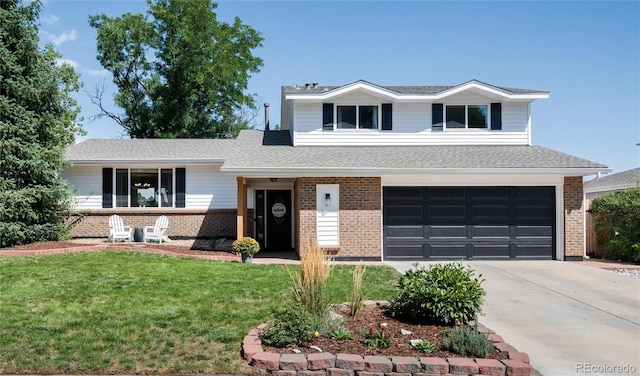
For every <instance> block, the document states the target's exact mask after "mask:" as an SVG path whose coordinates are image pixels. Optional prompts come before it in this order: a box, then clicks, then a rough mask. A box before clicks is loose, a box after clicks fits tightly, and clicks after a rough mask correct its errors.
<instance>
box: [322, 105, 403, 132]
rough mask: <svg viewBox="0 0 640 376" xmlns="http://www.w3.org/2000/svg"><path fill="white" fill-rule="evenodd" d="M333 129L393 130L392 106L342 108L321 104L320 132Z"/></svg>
mask: <svg viewBox="0 0 640 376" xmlns="http://www.w3.org/2000/svg"><path fill="white" fill-rule="evenodd" d="M334 129H379V130H383V131H390V130H392V129H393V105H392V104H391V103H382V104H380V105H367V106H361V105H352V106H343V105H335V106H334V104H333V103H323V104H322V130H323V131H333V130H334Z"/></svg>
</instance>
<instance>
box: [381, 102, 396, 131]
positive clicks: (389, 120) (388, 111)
mask: <svg viewBox="0 0 640 376" xmlns="http://www.w3.org/2000/svg"><path fill="white" fill-rule="evenodd" d="M392 129H393V106H392V105H391V103H383V104H382V130H383V131H390V130H392Z"/></svg>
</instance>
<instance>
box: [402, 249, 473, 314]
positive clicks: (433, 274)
mask: <svg viewBox="0 0 640 376" xmlns="http://www.w3.org/2000/svg"><path fill="white" fill-rule="evenodd" d="M413 266H414V268H413V269H409V270H408V271H407V272H406V273H405V275H403V276H401V277H400V280H399V281H398V293H397V295H396V296H395V297H394V298H393V299H392V301H391V306H390V312H391V314H392V316H396V317H399V318H405V319H410V320H413V321H417V322H421V323H433V324H443V325H450V326H451V325H454V324H457V325H460V324H462V323H464V322H465V321H467V320H470V319H472V318H473V317H475V316H477V315H478V314H480V313H481V311H482V304H483V301H484V295H485V291H484V289H483V288H482V286H481V284H482V282H483V281H484V279H481V277H482V275H479V276H478V277H475V276H474V271H473V269H471V267H469V266H467V267H465V266H464V265H462V263H461V262H459V263H447V264H434V265H431V266H429V268H425V267H420V268H419V267H418V264H414V265H413Z"/></svg>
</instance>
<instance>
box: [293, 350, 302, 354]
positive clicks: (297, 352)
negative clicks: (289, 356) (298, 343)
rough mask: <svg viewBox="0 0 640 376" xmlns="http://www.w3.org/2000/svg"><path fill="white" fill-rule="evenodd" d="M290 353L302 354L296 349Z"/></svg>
mask: <svg viewBox="0 0 640 376" xmlns="http://www.w3.org/2000/svg"><path fill="white" fill-rule="evenodd" d="M291 352H293V353H294V354H300V353H302V351H300V350H298V349H292V350H291Z"/></svg>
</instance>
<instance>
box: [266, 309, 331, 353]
mask: <svg viewBox="0 0 640 376" xmlns="http://www.w3.org/2000/svg"><path fill="white" fill-rule="evenodd" d="M274 316H275V317H276V319H275V320H273V321H271V322H270V323H269V324H268V325H267V327H266V328H265V332H264V335H263V336H262V341H263V342H264V343H265V344H266V345H269V346H275V347H285V346H287V345H301V344H303V343H306V342H309V341H310V340H311V339H312V338H313V337H314V335H315V333H316V331H317V327H318V326H319V324H320V323H319V319H318V317H316V316H314V315H312V314H310V313H309V312H307V311H306V310H304V309H302V308H301V307H297V306H294V305H289V306H286V307H284V308H282V309H280V310H278V311H276V312H275V314H274Z"/></svg>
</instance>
